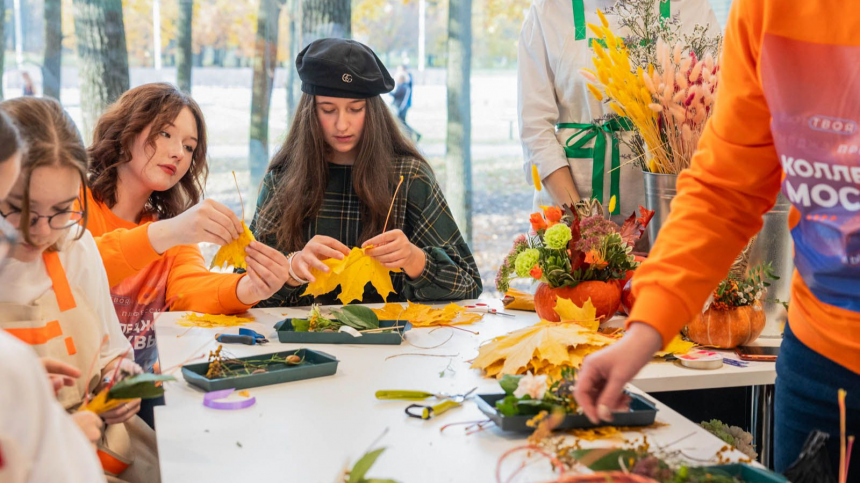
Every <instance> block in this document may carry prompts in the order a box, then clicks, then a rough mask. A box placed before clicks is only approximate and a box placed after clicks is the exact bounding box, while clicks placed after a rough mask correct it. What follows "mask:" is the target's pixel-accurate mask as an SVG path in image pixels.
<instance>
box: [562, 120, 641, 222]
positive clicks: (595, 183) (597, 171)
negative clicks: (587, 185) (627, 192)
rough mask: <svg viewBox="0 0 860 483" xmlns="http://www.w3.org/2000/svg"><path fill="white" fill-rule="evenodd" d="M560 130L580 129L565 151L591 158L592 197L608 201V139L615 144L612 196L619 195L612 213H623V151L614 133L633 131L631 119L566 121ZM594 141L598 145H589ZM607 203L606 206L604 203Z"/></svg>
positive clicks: (611, 183) (611, 175)
mask: <svg viewBox="0 0 860 483" xmlns="http://www.w3.org/2000/svg"><path fill="white" fill-rule="evenodd" d="M556 127H557V128H558V129H576V130H577V131H576V132H575V133H573V135H571V136H570V137H569V138H567V141H566V142H565V145H564V154H565V155H566V156H567V157H568V158H591V160H592V168H591V197H592V198H594V199H596V200H597V201H599V202H600V203H601V204H604V203H603V202H604V199H603V179H604V176H605V172H606V138H609V143H610V147H611V152H612V154H611V156H612V158H611V168H610V172H609V195H610V199H611V197H613V196H614V197H615V206H613V208H614V209H613V210H611V211H610V214H612V215H616V214H618V213H620V212H621V189H620V188H621V154H620V150H619V147H618V139H617V138H616V137H615V136H613V133H616V132H623V131H630V130H631V129H633V125H632V124H631V123H630V120H629V119H627V118H621V117H616V118H613V119H611V120H609V121H607V122H604V123H600V122H593V123H579V122H564V123H559V124H557V125H556ZM592 139H593V140H594V147H593V148H589V147H586V145H587V144H588V143H589V142H590V141H591V140H592ZM604 206H606V205H604Z"/></svg>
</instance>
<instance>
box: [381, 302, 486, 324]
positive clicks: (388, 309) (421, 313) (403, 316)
mask: <svg viewBox="0 0 860 483" xmlns="http://www.w3.org/2000/svg"><path fill="white" fill-rule="evenodd" d="M373 311H374V312H375V313H376V315H377V316H378V317H379V320H406V321H409V322H411V323H412V326H413V327H431V326H434V325H465V324H473V323H475V322H477V321H479V320H481V319H482V318H483V317H484V314H482V313H476V312H467V311H466V309H465V308H464V307H461V306H459V305H457V304H455V303H450V304H448V305H446V306H445V307H443V308H434V307H430V306H429V305H423V304H413V303H412V302H407V306H406V307H403V306H402V305H401V304H385V305H384V306H382V308H381V309H373Z"/></svg>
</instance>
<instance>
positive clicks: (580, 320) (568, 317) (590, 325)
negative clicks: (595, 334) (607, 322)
mask: <svg viewBox="0 0 860 483" xmlns="http://www.w3.org/2000/svg"><path fill="white" fill-rule="evenodd" d="M554 310H555V313H557V314H558V316H559V317H561V321H562V322H575V323H577V324H579V325H581V326H583V327H585V328H586V329H588V330H597V328H598V327H600V320H598V319H597V309H596V308H595V307H594V304H592V303H591V298H589V299H588V300H586V301H585V303H584V304H582V307H580V306H578V305H576V304H575V303H573V302H572V301H571V300H569V299H566V298H562V297H559V298H558V300H557V301H556V304H555V308H554Z"/></svg>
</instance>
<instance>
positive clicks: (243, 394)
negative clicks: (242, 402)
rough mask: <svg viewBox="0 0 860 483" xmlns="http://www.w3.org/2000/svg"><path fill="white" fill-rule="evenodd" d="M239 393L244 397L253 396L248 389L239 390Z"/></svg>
mask: <svg viewBox="0 0 860 483" xmlns="http://www.w3.org/2000/svg"><path fill="white" fill-rule="evenodd" d="M239 395H240V396H242V397H251V393H250V392H248V391H239Z"/></svg>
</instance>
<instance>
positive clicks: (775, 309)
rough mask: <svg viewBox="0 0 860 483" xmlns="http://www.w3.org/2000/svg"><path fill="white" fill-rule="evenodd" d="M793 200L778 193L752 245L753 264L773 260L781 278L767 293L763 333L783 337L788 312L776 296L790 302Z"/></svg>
mask: <svg viewBox="0 0 860 483" xmlns="http://www.w3.org/2000/svg"><path fill="white" fill-rule="evenodd" d="M790 208H791V203H789V202H788V200H787V199H786V198H785V196H783V194H782V193H780V194H779V198H777V200H776V205H774V207H773V209H771V210H770V211H768V212H767V213H765V215H764V217H763V218H764V226H762V229H761V231H760V232H759V234H758V238H757V239H756V241H755V242H754V243H753V245H752V248H751V249H750V265H749V266H750V267H754V266H756V265H758V264H759V263H768V262H770V263H771V264H772V265H773V271H774V273H776V275H777V276H779V280H776V281H773V282H771V284H770V287H768V289H767V294H766V295H765V296H764V299H765V300H766V301H765V302H764V313H765V317H766V318H767V323H766V324H765V326H764V331H762V333H761V336H760V337H765V338H780V337H782V330H783V327H784V324H785V321H786V320H788V313H787V312H786V310H785V307H783V305H782V304H780V303H778V302H775V301H774V300H780V301H782V302H788V299H789V296H790V295H791V276H792V273H793V272H794V259H793V256H792V255H793V250H792V240H791V233H790V231H789V229H788V211H789V209H790Z"/></svg>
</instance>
